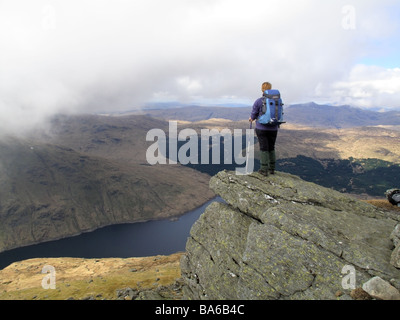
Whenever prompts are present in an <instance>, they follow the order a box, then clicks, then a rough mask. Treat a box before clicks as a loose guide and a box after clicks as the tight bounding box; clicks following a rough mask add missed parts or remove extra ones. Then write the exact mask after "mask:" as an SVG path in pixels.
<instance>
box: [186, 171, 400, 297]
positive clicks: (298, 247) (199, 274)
mask: <svg viewBox="0 0 400 320" xmlns="http://www.w3.org/2000/svg"><path fill="white" fill-rule="evenodd" d="M210 188H211V189H212V190H213V191H214V192H215V193H216V194H218V195H219V196H221V197H222V198H223V199H224V200H225V202H226V203H219V202H214V203H212V204H211V205H209V206H208V208H207V209H206V210H205V212H204V213H203V214H202V215H201V216H200V218H199V219H198V221H197V222H196V223H195V224H194V225H193V227H192V229H191V232H190V237H189V238H188V241H187V244H186V254H185V255H183V256H182V259H181V272H182V278H183V280H184V284H185V285H184V288H183V290H184V296H185V298H187V299H219V300H220V299H296V300H299V299H351V296H350V292H351V290H352V289H355V286H354V287H353V288H351V287H347V286H346V287H344V285H343V283H345V282H346V281H343V280H347V279H346V278H348V277H353V278H354V279H352V280H353V282H355V285H357V286H360V285H361V284H362V283H365V282H366V281H368V280H369V279H370V278H371V277H372V276H379V277H381V278H382V279H385V280H389V279H400V270H399V269H397V268H395V267H394V266H393V265H392V264H390V259H391V254H392V250H393V243H392V241H391V239H390V235H391V233H392V232H393V229H394V228H395V226H396V225H397V224H398V223H399V216H398V215H396V214H394V213H391V212H389V211H382V210H379V209H377V208H376V207H374V206H372V205H370V204H368V203H366V202H362V201H359V200H357V199H355V198H353V197H351V196H349V195H345V194H341V193H339V192H336V191H334V190H331V189H327V188H324V187H321V186H318V185H316V184H314V183H310V182H306V181H304V180H302V179H300V178H299V177H297V176H293V175H290V174H286V173H282V172H278V173H276V174H275V175H270V176H268V177H264V176H261V175H259V174H258V173H253V174H251V175H248V176H240V175H235V173H234V172H228V171H222V172H220V173H218V174H217V175H216V176H214V177H212V178H211V180H210ZM349 267H350V269H351V270H354V273H353V274H351V273H350V274H348V273H347V271H344V270H349ZM350 282H351V281H350ZM338 291H341V292H343V294H341V295H340V296H339V297H338V295H337V294H336V293H337V292H338Z"/></svg>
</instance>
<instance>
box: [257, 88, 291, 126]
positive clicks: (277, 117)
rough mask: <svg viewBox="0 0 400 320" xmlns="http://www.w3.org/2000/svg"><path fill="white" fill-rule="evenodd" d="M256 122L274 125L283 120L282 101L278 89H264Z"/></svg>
mask: <svg viewBox="0 0 400 320" xmlns="http://www.w3.org/2000/svg"><path fill="white" fill-rule="evenodd" d="M258 122H259V123H261V124H264V125H267V126H276V125H280V124H281V123H285V122H284V121H283V103H282V99H281V94H280V92H279V91H278V90H266V91H264V94H263V106H262V108H261V112H260V116H259V117H258Z"/></svg>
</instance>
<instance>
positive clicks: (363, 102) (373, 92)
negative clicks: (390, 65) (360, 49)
mask: <svg viewBox="0 0 400 320" xmlns="http://www.w3.org/2000/svg"><path fill="white" fill-rule="evenodd" d="M332 93H333V94H332V98H333V97H336V101H337V102H338V103H346V104H352V105H356V106H360V107H366V108H376V107H378V106H379V107H382V108H387V109H395V108H399V107H400V68H394V69H387V68H382V67H377V66H366V65H356V66H355V67H354V68H352V70H351V72H350V74H349V76H348V79H346V80H345V81H340V82H336V83H333V84H332Z"/></svg>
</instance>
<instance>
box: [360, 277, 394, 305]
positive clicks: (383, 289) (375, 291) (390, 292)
mask: <svg viewBox="0 0 400 320" xmlns="http://www.w3.org/2000/svg"><path fill="white" fill-rule="evenodd" d="M362 288H363V290H364V291H366V292H367V293H368V294H369V295H370V296H371V297H373V298H375V299H379V300H400V293H399V291H398V290H397V289H396V288H395V287H393V286H392V285H391V284H390V283H388V282H387V281H385V280H383V279H381V278H380V277H373V278H372V279H370V280H368V281H367V282H366V283H364V284H363V286H362Z"/></svg>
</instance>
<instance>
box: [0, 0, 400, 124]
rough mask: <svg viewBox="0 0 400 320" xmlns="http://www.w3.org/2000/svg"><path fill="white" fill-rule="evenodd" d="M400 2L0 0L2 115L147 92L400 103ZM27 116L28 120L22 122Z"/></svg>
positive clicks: (135, 98)
mask: <svg viewBox="0 0 400 320" xmlns="http://www.w3.org/2000/svg"><path fill="white" fill-rule="evenodd" d="M399 17H400V3H399V1H398V0H394V1H391V0H379V1H378V0H346V1H340V0H324V1H322V0H290V1H289V0H277V1H275V0H246V1H243V0H112V1H111V0H108V1H105V0H90V1H89V0H63V1H57V0H47V1H41V0H25V1H24V0H0V121H1V123H2V125H3V127H4V126H14V125H15V124H16V123H19V122H23V123H31V124H34V123H35V122H36V121H39V120H40V119H42V118H43V117H44V116H46V115H49V114H53V113H56V112H66V111H72V112H76V111H81V112H103V111H122V110H129V109H134V108H137V107H141V106H143V105H144V104H145V103H148V102H150V101H179V102H182V103H190V102H200V103H226V102H231V103H248V104H249V105H251V104H252V103H253V101H254V100H255V99H256V98H257V97H258V96H260V92H261V90H260V86H261V83H262V82H264V81H269V82H271V83H272V84H273V87H274V88H277V89H280V90H281V92H282V95H283V97H284V100H285V102H286V104H293V103H299V102H309V101H315V102H317V103H334V104H350V105H354V106H361V107H366V108H371V107H379V108H397V110H400V58H399V57H400V19H399ZM24 120H26V121H25V122H24Z"/></svg>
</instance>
